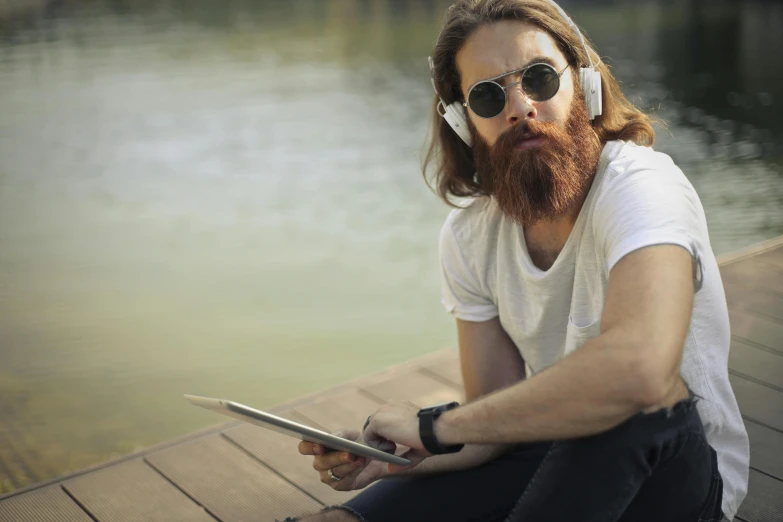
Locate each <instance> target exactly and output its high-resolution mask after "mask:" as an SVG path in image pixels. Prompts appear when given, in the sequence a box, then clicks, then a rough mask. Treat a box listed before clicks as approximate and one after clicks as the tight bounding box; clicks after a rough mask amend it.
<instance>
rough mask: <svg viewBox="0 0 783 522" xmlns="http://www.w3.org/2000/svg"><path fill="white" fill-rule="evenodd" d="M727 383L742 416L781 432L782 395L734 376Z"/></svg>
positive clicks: (782, 429) (782, 423)
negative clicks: (729, 383)
mask: <svg viewBox="0 0 783 522" xmlns="http://www.w3.org/2000/svg"><path fill="white" fill-rule="evenodd" d="M729 381H730V382H731V387H732V389H733V390H734V395H735V396H736V397H737V403H738V404H739V407H740V411H741V412H742V415H743V416H745V417H748V418H750V419H751V420H755V421H757V422H759V423H761V424H766V425H767V426H771V427H773V428H775V429H776V430H780V431H783V393H781V392H779V391H777V390H774V389H772V388H769V387H767V386H763V385H761V384H757V383H755V382H751V381H749V380H747V379H743V378H742V377H738V376H736V375H729Z"/></svg>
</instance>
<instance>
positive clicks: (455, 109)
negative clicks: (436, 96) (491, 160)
mask: <svg viewBox="0 0 783 522" xmlns="http://www.w3.org/2000/svg"><path fill="white" fill-rule="evenodd" d="M441 107H443V108H444V110H443V119H445V120H446V123H448V124H449V127H451V129H452V130H453V131H454V132H455V133H457V136H459V137H460V138H461V139H462V141H464V142H465V144H466V145H467V146H468V147H472V146H473V138H472V137H471V135H470V130H469V129H468V119H467V115H466V114H465V108H464V107H463V106H462V104H460V103H458V102H454V103H452V104H450V105H445V106H444V105H441Z"/></svg>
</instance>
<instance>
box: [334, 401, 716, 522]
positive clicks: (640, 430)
mask: <svg viewBox="0 0 783 522" xmlns="http://www.w3.org/2000/svg"><path fill="white" fill-rule="evenodd" d="M695 404H696V403H695V400H694V399H688V400H685V401H682V402H679V403H678V404H676V405H675V406H674V407H673V408H671V409H665V410H660V411H658V412H654V413H651V414H641V413H640V414H638V415H636V416H634V417H632V418H631V419H629V420H627V421H626V422H624V423H622V424H620V425H619V426H617V427H615V428H613V429H611V430H609V431H606V432H604V433H600V434H598V435H594V436H590V437H584V438H579V439H572V440H566V441H558V442H545V443H534V444H521V445H518V446H517V447H515V449H514V450H513V451H512V452H510V453H507V454H506V455H504V456H502V457H500V458H498V459H496V460H494V461H492V462H489V463H487V464H484V465H482V466H479V467H476V468H473V469H469V470H465V471H459V472H453V473H448V474H442V475H433V476H422V477H415V476H412V477H395V478H388V479H384V480H382V481H380V482H378V483H377V484H375V485H373V486H372V487H370V488H368V489H367V490H365V491H363V492H362V493H361V494H359V495H358V496H356V497H354V498H353V499H351V500H350V501H348V502H347V503H346V504H344V505H343V506H340V507H339V509H345V510H347V511H350V512H352V513H354V514H355V515H357V516H358V517H360V519H361V520H364V521H367V522H386V521H397V522H399V521H405V522H418V521H427V522H432V521H441V520H442V521H448V522H501V521H505V522H518V521H526V522H531V521H532V522H549V521H552V522H564V521H568V522H577V521H578V522H610V521H621V522H648V521H649V522H662V521H666V522H704V521H709V522H712V521H720V520H721V519H722V517H723V513H722V511H721V500H722V497H723V481H722V479H721V476H720V473H719V472H718V464H717V457H716V454H715V451H714V450H713V449H712V448H711V447H710V445H709V444H708V443H707V439H706V437H705V434H704V427H703V426H702V423H701V419H700V418H699V414H698V412H697V410H696V406H695ZM332 509H334V508H332Z"/></svg>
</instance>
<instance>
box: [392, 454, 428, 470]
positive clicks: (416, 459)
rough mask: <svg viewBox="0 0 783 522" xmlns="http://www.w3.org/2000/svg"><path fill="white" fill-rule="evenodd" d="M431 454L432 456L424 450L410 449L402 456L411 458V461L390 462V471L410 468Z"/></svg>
mask: <svg viewBox="0 0 783 522" xmlns="http://www.w3.org/2000/svg"><path fill="white" fill-rule="evenodd" d="M429 456H430V455H429V454H425V453H424V452H421V451H419V450H415V449H409V450H408V451H406V452H405V453H403V454H402V455H400V457H403V458H406V459H408V460H410V461H411V463H410V464H406V465H400V464H389V472H391V473H401V472H403V471H406V470H409V469H411V468H413V467H415V466H416V465H417V464H419V463H421V461H422V460H424V459H426V458H427V457H429Z"/></svg>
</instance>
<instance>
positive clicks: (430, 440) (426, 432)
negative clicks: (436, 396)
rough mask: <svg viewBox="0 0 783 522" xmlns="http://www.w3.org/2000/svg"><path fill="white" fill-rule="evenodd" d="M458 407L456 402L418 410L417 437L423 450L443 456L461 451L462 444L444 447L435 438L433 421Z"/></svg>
mask: <svg viewBox="0 0 783 522" xmlns="http://www.w3.org/2000/svg"><path fill="white" fill-rule="evenodd" d="M457 406H459V403H458V402H444V403H443V404H436V405H435V406H428V407H427V408H422V409H421V410H419V437H421V443H422V444H424V448H425V449H426V450H427V451H429V452H430V453H432V454H433V455H444V454H446V453H456V452H458V451H459V450H461V449H462V448H463V447H464V446H465V445H464V444H454V445H452V446H444V445H442V444H441V443H440V442H438V439H436V438H435V419H437V418H438V417H440V415H441V414H442V413H444V412H447V411H449V410H453V409H454V408H456V407H457Z"/></svg>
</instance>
